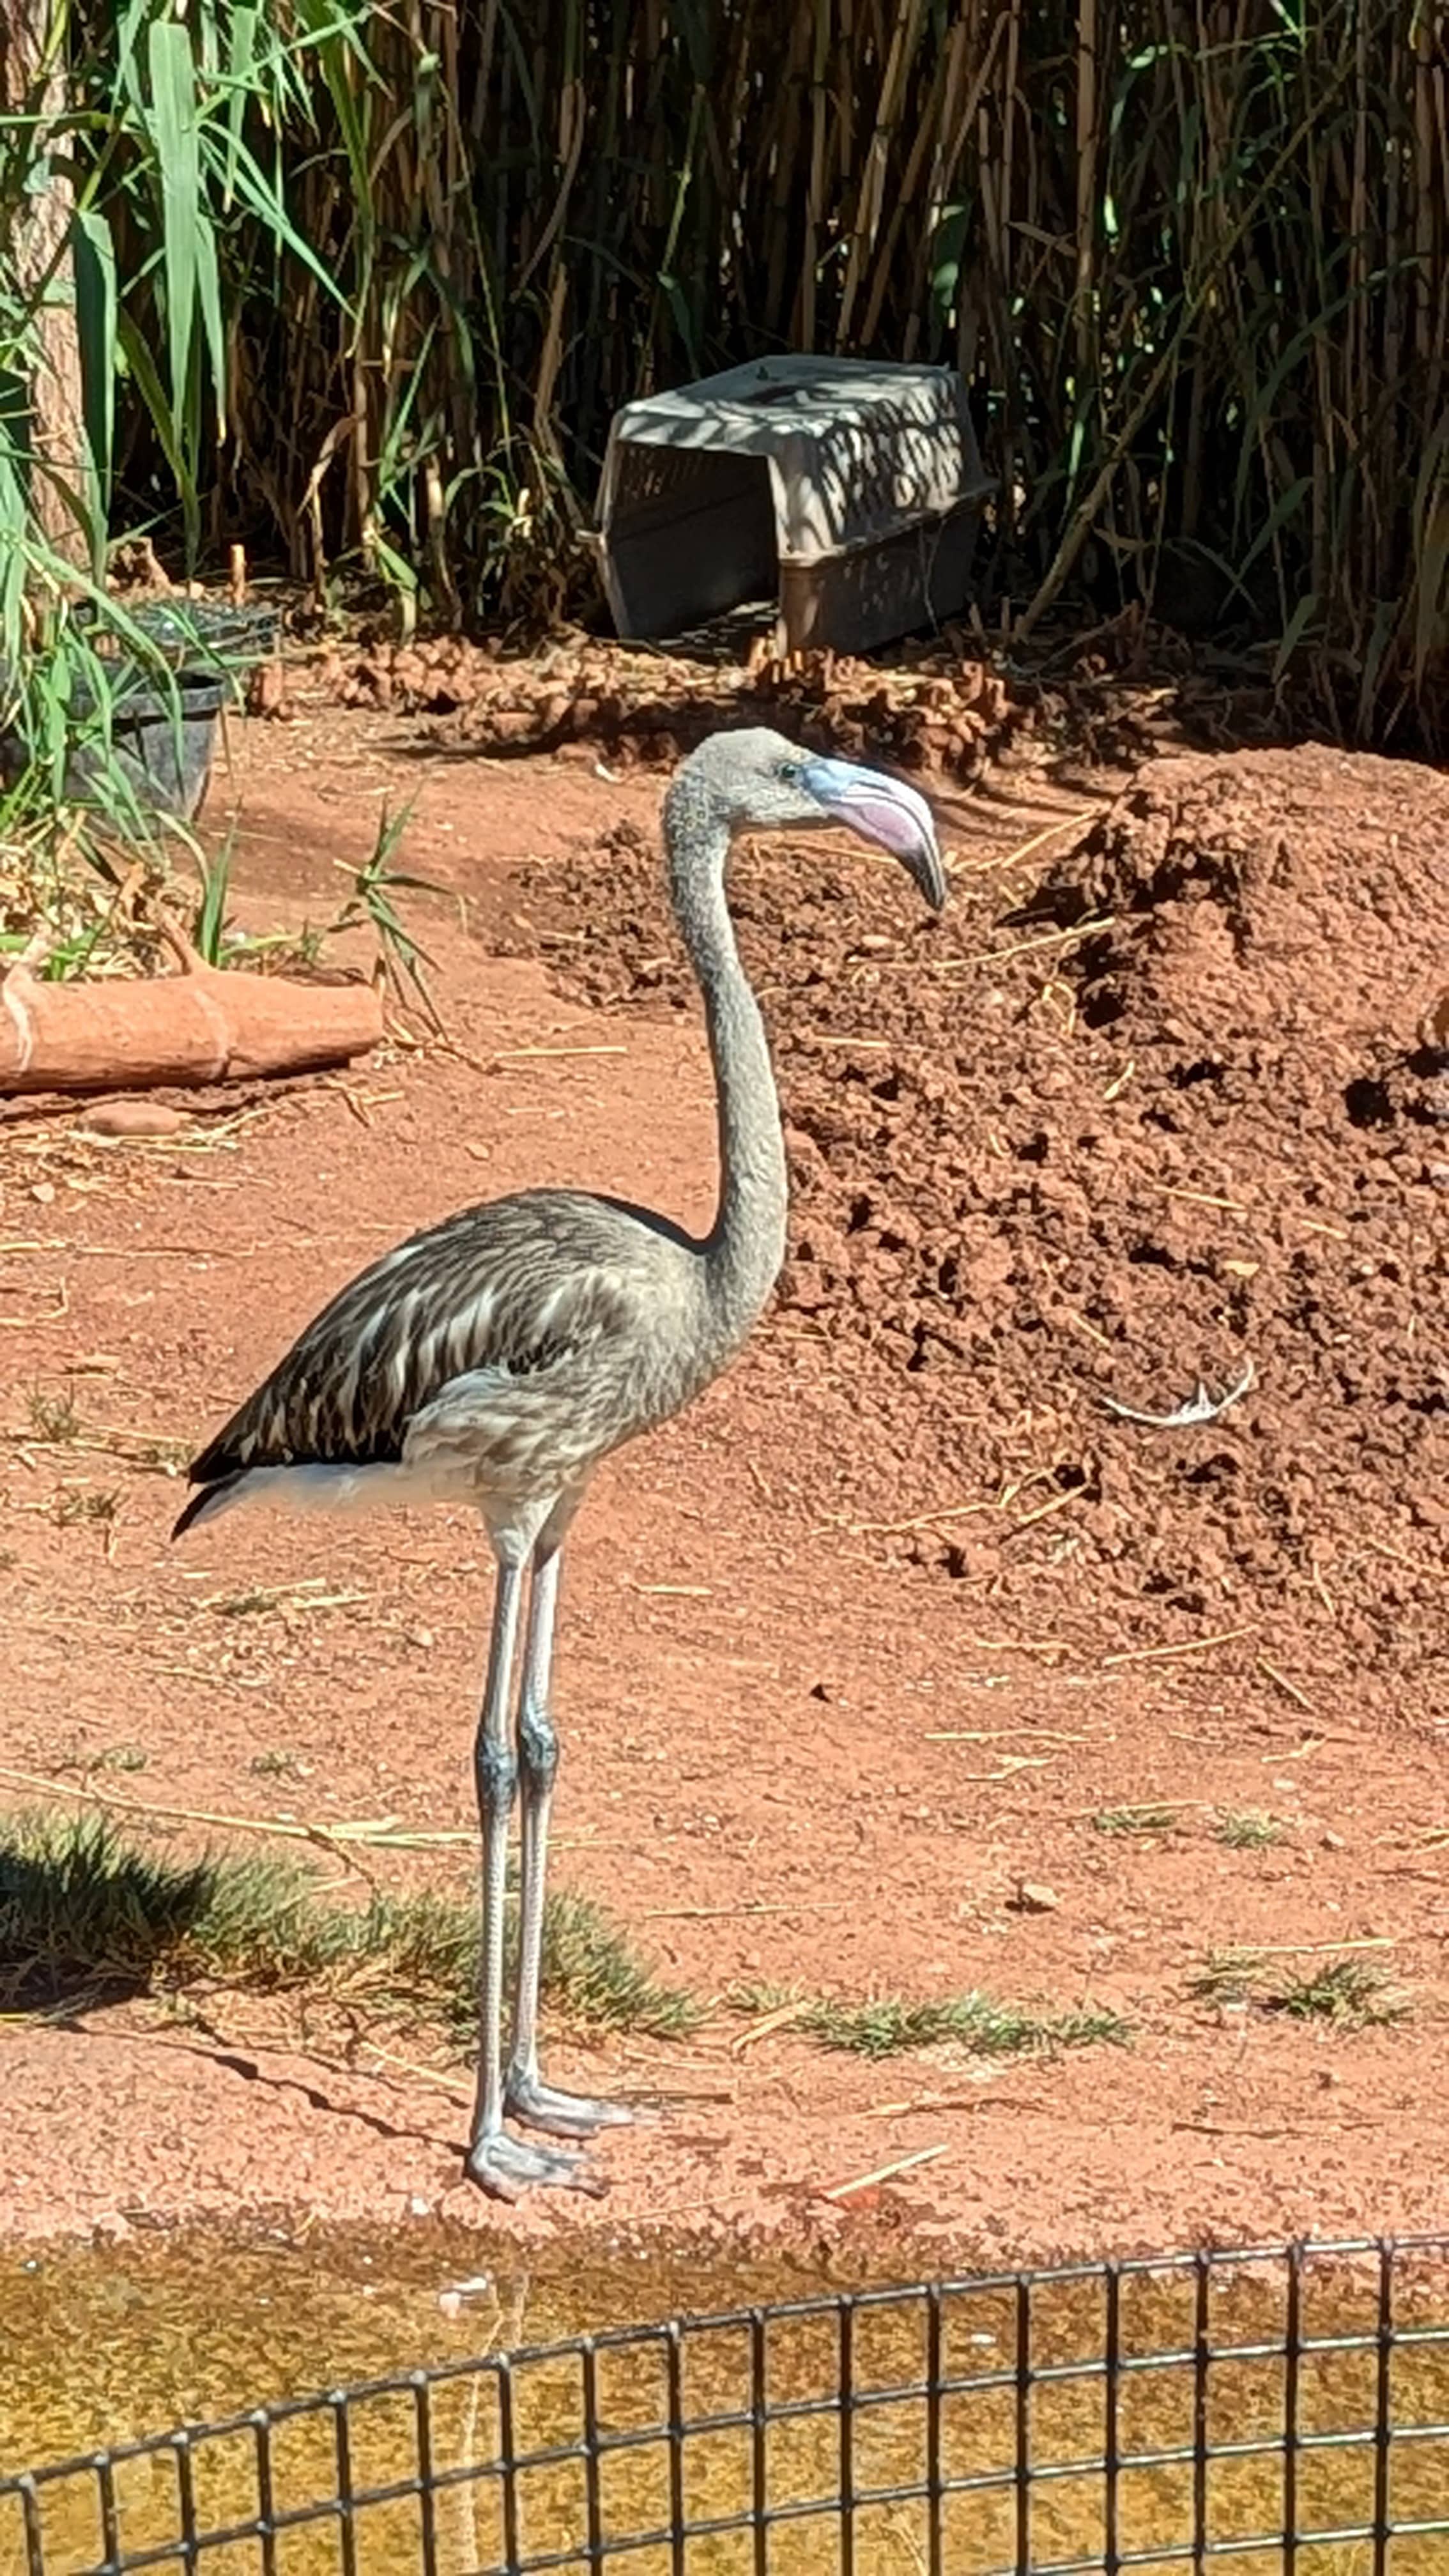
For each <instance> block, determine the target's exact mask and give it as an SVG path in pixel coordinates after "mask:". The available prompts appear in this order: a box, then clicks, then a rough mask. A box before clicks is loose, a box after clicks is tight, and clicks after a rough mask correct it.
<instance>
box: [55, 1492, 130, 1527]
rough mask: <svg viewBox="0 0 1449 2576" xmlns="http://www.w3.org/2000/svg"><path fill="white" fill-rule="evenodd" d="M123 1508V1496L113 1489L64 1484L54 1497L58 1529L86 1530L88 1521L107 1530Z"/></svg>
mask: <svg viewBox="0 0 1449 2576" xmlns="http://www.w3.org/2000/svg"><path fill="white" fill-rule="evenodd" d="M120 1508H121V1497H120V1495H119V1494H118V1493H117V1492H116V1490H115V1488H114V1487H108V1488H106V1489H102V1488H101V1487H99V1486H92V1485H63V1486H62V1487H61V1490H60V1492H59V1493H58V1494H57V1495H56V1498H55V1525H56V1528H57V1529H83V1528H84V1527H85V1526H86V1524H87V1522H94V1523H97V1524H98V1525H99V1526H100V1527H101V1528H102V1529H106V1528H109V1527H110V1524H111V1523H112V1522H113V1521H114V1519H115V1517H116V1514H117V1512H118V1511H119V1510H120Z"/></svg>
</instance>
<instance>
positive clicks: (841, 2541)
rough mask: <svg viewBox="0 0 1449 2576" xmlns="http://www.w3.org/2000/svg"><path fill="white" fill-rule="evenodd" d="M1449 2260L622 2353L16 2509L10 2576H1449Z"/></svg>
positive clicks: (303, 2405)
mask: <svg viewBox="0 0 1449 2576" xmlns="http://www.w3.org/2000/svg"><path fill="white" fill-rule="evenodd" d="M1446 2549H1449V2237H1434V2238H1415V2239H1412V2240H1400V2241H1399V2242H1398V2243H1396V2244H1395V2243H1390V2242H1388V2241H1383V2240H1371V2239H1364V2240H1356V2241H1353V2242H1344V2243H1335V2244H1329V2245H1312V2246H1285V2247H1279V2248H1271V2249H1262V2248H1259V2249H1253V2250H1247V2251H1242V2252H1233V2253H1204V2254H1197V2255H1184V2256H1173V2257H1160V2258H1152V2259H1144V2260H1141V2261H1131V2262H1123V2263H1107V2264H1081V2265H1074V2266H1070V2267H1066V2268H1062V2269H1057V2270H1053V2271H1045V2272H1035V2273H1027V2272H1021V2273H1002V2274H1000V2275H996V2276H991V2277H982V2278H973V2279H968V2280H960V2281H950V2282H943V2283H934V2284H930V2285H924V2286H922V2287H919V2288H912V2289H900V2290H895V2289H892V2290H869V2291H863V2292H859V2293H855V2294H851V2295H845V2296H839V2297H823V2298H814V2299H802V2300H797V2301H793V2302H789V2303H786V2304H781V2305H778V2306H773V2307H769V2308H750V2309H742V2310H740V2311H738V2312H735V2313H733V2314H726V2315H720V2316H712V2317H702V2318H691V2319H689V2320H686V2321H676V2322H674V2323H670V2324H667V2325H660V2326H650V2327H631V2328H621V2329H619V2330H617V2331H610V2332H607V2333H602V2334H596V2335H591V2336H585V2337H581V2338H578V2339H577V2340H575V2341H572V2342H568V2343H561V2344H556V2345H553V2346H550V2347H547V2348H543V2349H539V2350H534V2351H519V2352H516V2353H513V2354H510V2355H507V2356H501V2355H493V2356H489V2357H487V2358H483V2359H479V2360H475V2361H470V2362H459V2363H453V2364H448V2365H445V2366H443V2367H441V2368H438V2369H432V2370H426V2371H421V2370H420V2371H416V2372H414V2373H412V2374H410V2375H407V2376H404V2377H395V2378H390V2379H385V2380H378V2381H375V2382H373V2383H370V2384H368V2385H364V2386H359V2387H355V2388H350V2389H338V2390H334V2391H330V2392H328V2393H327V2394H325V2395H321V2396H314V2397H306V2398H295V2399H288V2400H285V2401H284V2402H281V2403H278V2404H274V2405H268V2406H258V2407H256V2408H254V2409H252V2410H251V2411H249V2412H247V2413H245V2414H241V2415H236V2416H233V2417H232V2418H230V2419H229V2420H228V2421H226V2422H221V2423H215V2424H208V2425H203V2426H198V2427H195V2428H192V2429H189V2430H187V2431H184V2432H176V2433H170V2434H166V2435H164V2436H159V2437H156V2438H154V2439H150V2440H145V2441H137V2442H126V2443H122V2444H118V2445H116V2446H115V2447H113V2448H110V2449H107V2450H103V2451H98V2452H95V2453H93V2454H91V2455H89V2456H88V2457H85V2458H81V2459H75V2460H70V2461H67V2462H64V2463H58V2464H56V2465H54V2466H49V2467H44V2468H38V2469H35V2470H32V2471H29V2472H27V2473H26V2474H24V2475H21V2476H8V2477H5V2478H3V2479H0V2571H3V2576H11V2571H14V2576H22V2572H23V2576H82V2571H85V2576H111V2571H115V2576H122V2571H131V2570H139V2569H143V2568H155V2569H173V2568H176V2569H188V2570H189V2569H197V2568H205V2569H206V2570H207V2571H208V2576H241V2571H243V2570H247V2571H253V2570H254V2571H256V2576H313V2571H318V2572H319V2576H320V2571H322V2570H328V2571H331V2570H336V2571H338V2576H411V2571H414V2570H416V2571H417V2576H535V2571H542V2570H544V2569H567V2570H575V2569H594V2568H603V2569H606V2570H613V2569H617V2570H623V2569H625V2568H627V2569H629V2570H630V2571H632V2576H665V2572H666V2571H668V2576H715V2571H719V2576H735V2571H739V2576H831V2571H838V2576H897V2571H899V2576H921V2571H930V2576H1115V2571H1117V2570H1125V2569H1129V2568H1133V2569H1142V2570H1147V2571H1159V2570H1160V2571H1162V2576H1167V2571H1168V2570H1170V2569H1178V2568H1189V2569H1195V2570H1205V2569H1208V2568H1211V2569H1213V2570H1215V2571H1219V2570H1220V2571H1223V2576H1247V2571H1248V2570H1249V2569H1252V2570H1254V2571H1260V2570H1262V2569H1263V2568H1265V2567H1267V2568H1271V2569H1283V2570H1285V2571H1291V2576H1369V2571H1370V2570H1372V2571H1374V2576H1381V2571H1391V2576H1429V2571H1430V2570H1431V2569H1432V2570H1438V2571H1440V2572H1441V2576H1442V2571H1443V2569H1444V2568H1445V2566H1446V2565H1449V2555H1446Z"/></svg>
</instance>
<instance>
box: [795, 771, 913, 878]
mask: <svg viewBox="0 0 1449 2576" xmlns="http://www.w3.org/2000/svg"><path fill="white" fill-rule="evenodd" d="M803 783H804V786H805V788H806V790H807V792H808V794H810V795H811V796H813V797H814V799H815V801H816V803H817V804H818V805H823V806H824V808H825V810H826V812H827V813H828V814H832V815H837V816H838V817H839V819H840V821H841V822H842V823H848V824H849V826H850V828H851V830H852V832H858V833H859V834H860V836H861V839H862V840H863V841H875V842H876V843H878V845H879V847H880V848H881V849H883V850H889V851H890V854H891V856H892V858H895V859H899V860H900V862H901V865H902V867H903V868H904V869H905V870H906V873H907V875H908V876H909V877H911V878H912V880H913V881H914V883H915V884H916V885H918V886H919V888H920V890H921V892H922V894H923V895H924V896H925V898H926V901H927V903H928V904H929V905H930V907H931V910H932V911H933V912H939V911H940V909H941V907H942V905H943V904H944V902H945V900H946V871H945V869H944V868H943V867H942V865H941V852H940V848H939V845H938V843H937V840H936V823H935V817H934V815H933V814H932V812H931V809H930V806H929V805H928V804H927V803H926V800H925V798H924V796H921V795H918V794H917V792H916V790H915V788H914V787H908V786H907V785H906V783H905V780H904V779H902V778H888V777H887V776H886V775H885V772H884V771H883V770H879V769H858V768H857V767H856V766H855V764H854V763H853V762H852V761H848V760H812V761H811V762H810V764H809V766H808V768H807V769H806V771H805V775H804V782H803Z"/></svg>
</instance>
